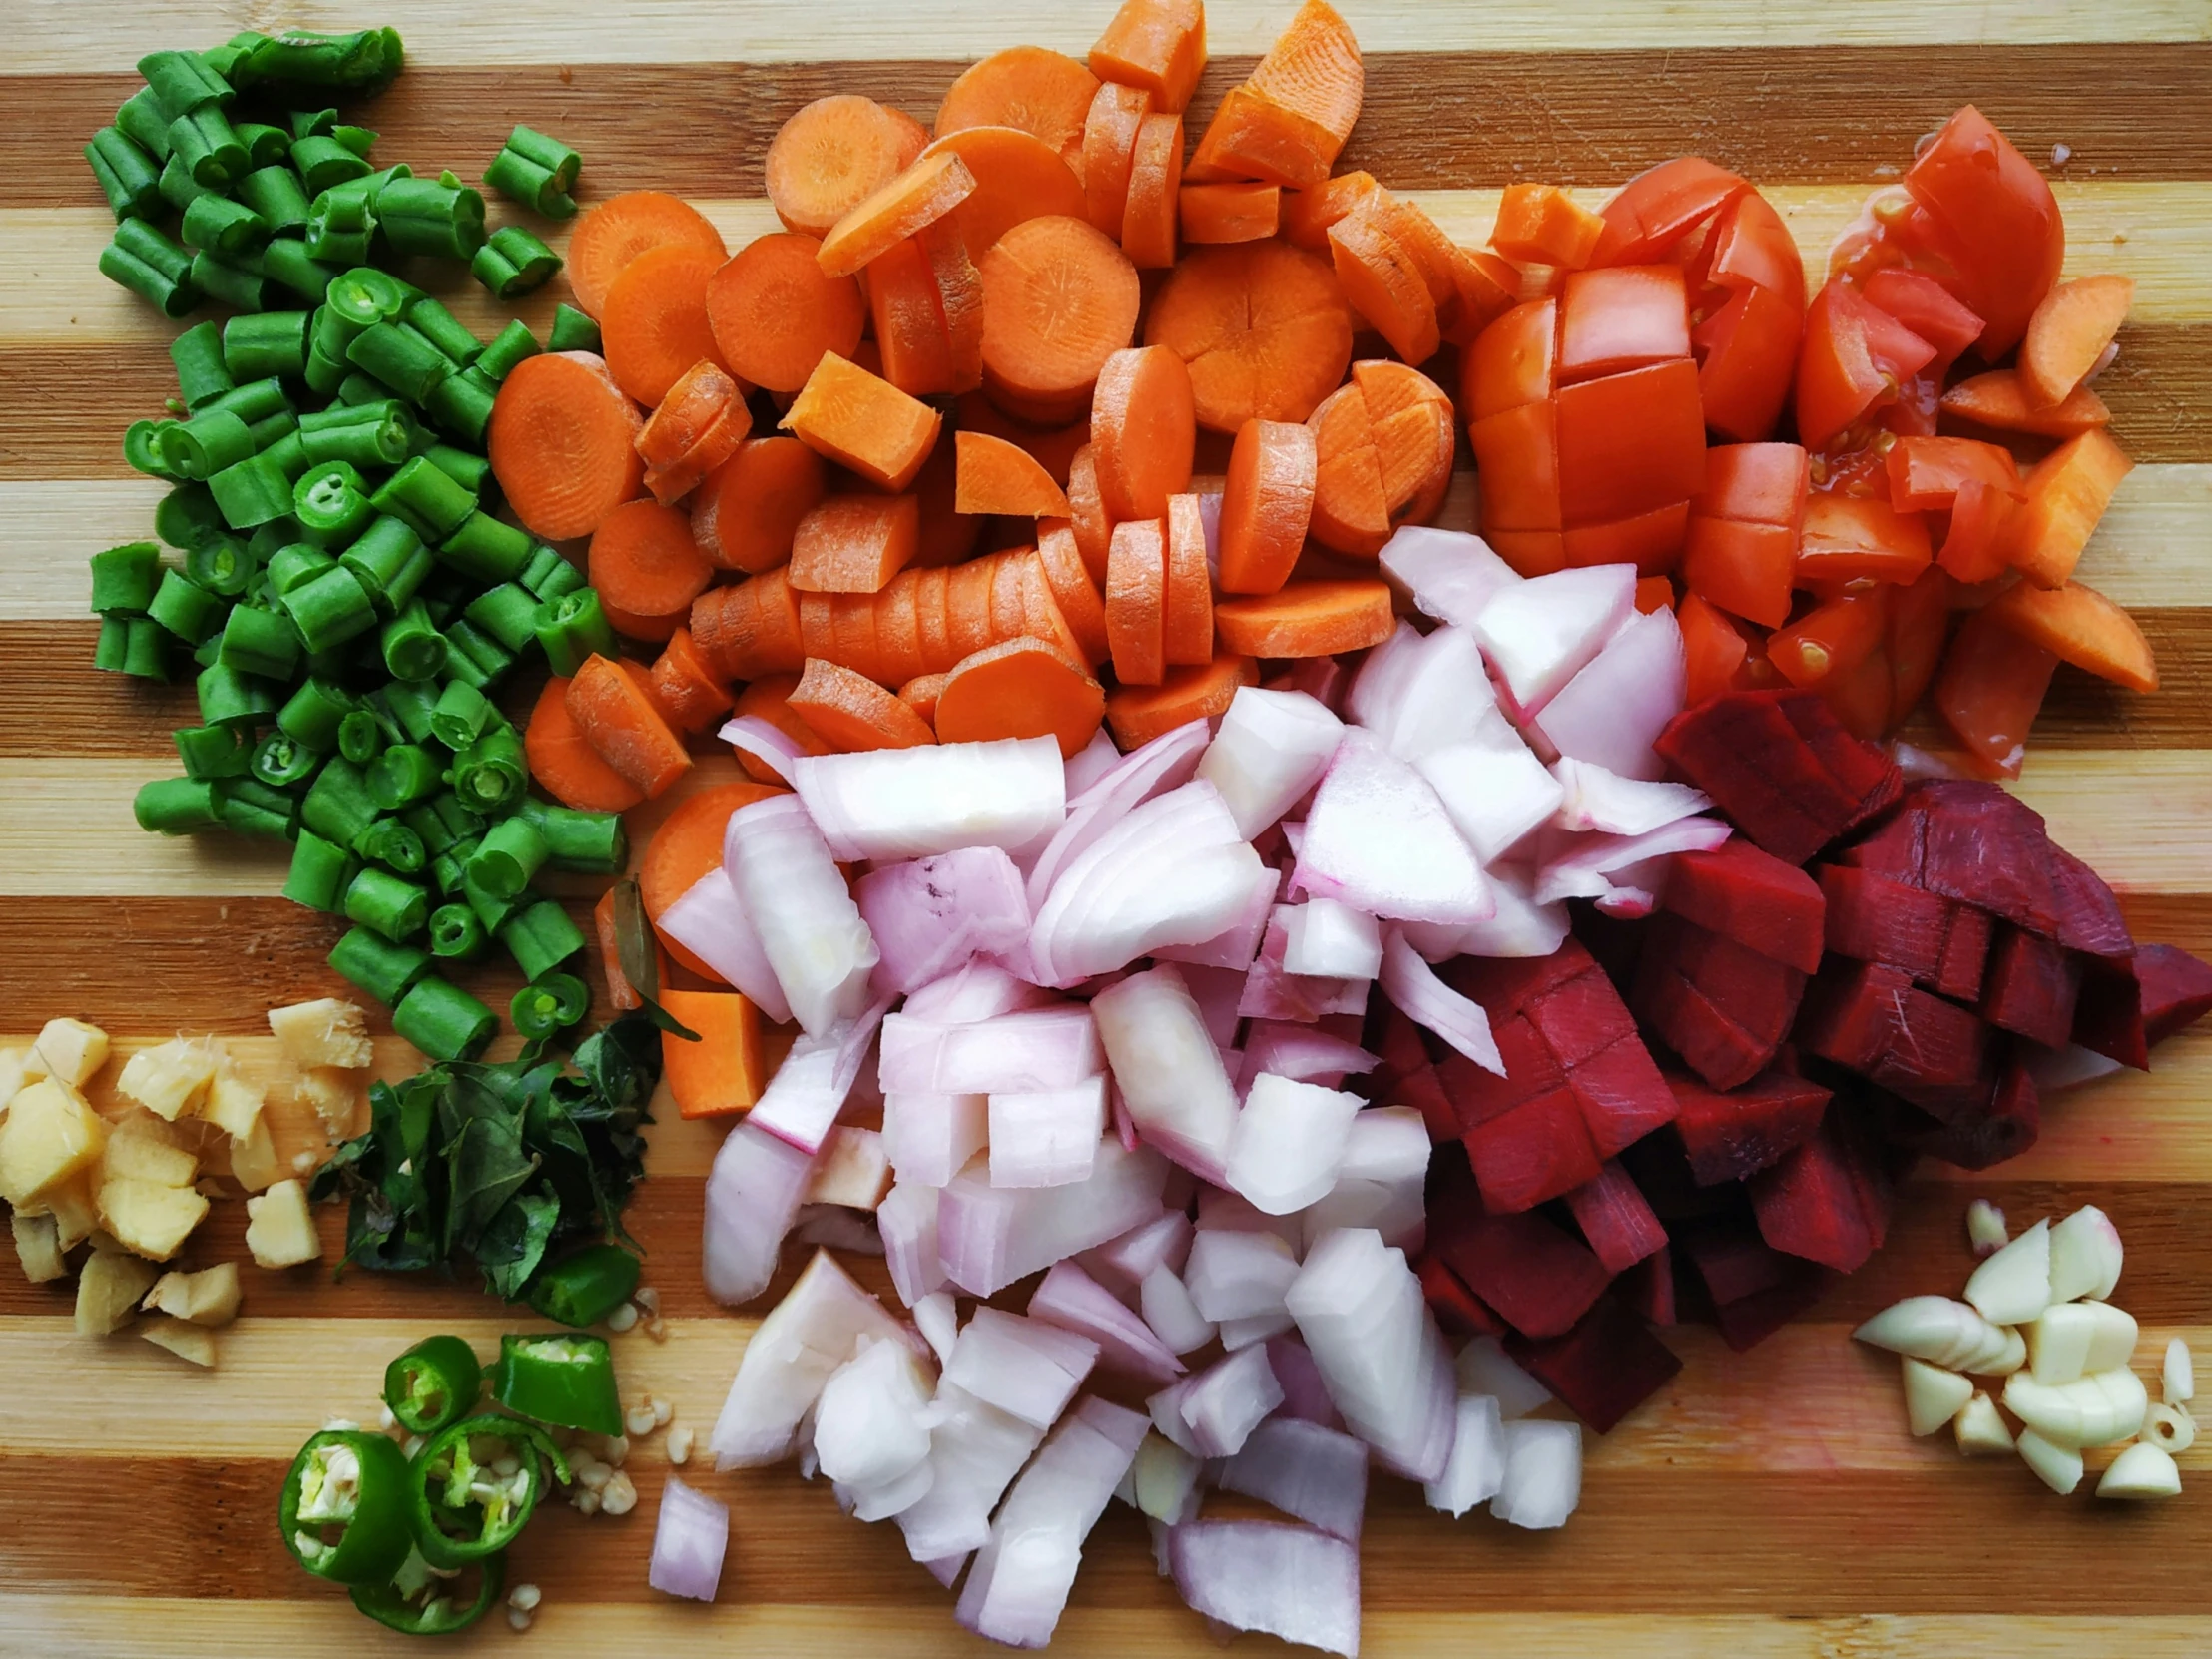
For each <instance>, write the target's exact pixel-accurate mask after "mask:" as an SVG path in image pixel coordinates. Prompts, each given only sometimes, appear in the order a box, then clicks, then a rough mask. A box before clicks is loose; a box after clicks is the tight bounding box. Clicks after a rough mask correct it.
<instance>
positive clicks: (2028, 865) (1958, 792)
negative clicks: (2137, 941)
mask: <svg viewBox="0 0 2212 1659" xmlns="http://www.w3.org/2000/svg"><path fill="white" fill-rule="evenodd" d="M1912 799H1913V800H1914V801H1915V802H1916V803H1917V804H1920V805H1923V806H1925V807H1926V809H1927V814H1928V822H1927V832H1926V833H1927V840H1926V848H1925V851H1924V853H1923V862H1922V878H1921V884H1922V885H1923V886H1925V887H1927V888H1928V890H1929V891H1931V892H1935V893H1940V894H1942V895H1943V896H1944V897H1946V898H1955V899H1957V900H1959V901H1960V902H1961V903H1966V904H1972V905H1976V906H1978V907H1979V908H1981V909H1984V910H1988V911H1991V912H1992V913H1994V914H1996V915H1998V916H2001V917H2002V918H2003V919H2004V920H2006V921H2009V922H2011V923H2012V924H2013V925H2014V926H2015V927H2022V928H2025V929H2026V930H2027V931H2029V932H2031V933H2040V934H2042V935H2043V936H2044V937H2045V938H2051V939H2056V940H2057V941H2058V942H2059V943H2060V944H2062V945H2064V946H2066V948H2067V949H2069V950H2080V951H2085V952H2087V953H2088V954H2090V955H2092V956H2108V957H2117V956H2124V955H2126V954H2127V952H2128V951H2129V950H2130V949H2132V948H2133V943H2134V941H2133V939H2132V938H2131V937H2130V936H2129V933H2128V930H2127V922H2126V920H2125V918H2124V917H2123V916H2122V915H2121V914H2120V906H2119V900H2118V899H2116V898H2115V897H2114V896H2113V894H2112V889H2111V888H2110V887H2108V886H2106V885H2105V884H2104V882H2103V881H2102V880H2101V879H2099V878H2098V876H2097V874H2096V872H2095V871H2094V870H2092V869H2090V868H2089V866H2088V865H2087V864H2084V863H2083V862H2082V861H2081V860H2080V859H2079V858H2076V857H2074V856H2073V855H2072V854H2071V853H2070V852H2067V851H2066V850H2065V849H2063V848H2062V847H2059V846H2056V845H2053V844H2052V842H2051V839H2050V835H2049V832H2048V830H2046V829H2045V828H2044V825H2043V819H2042V815H2040V814H2039V813H2037V812H2035V811H2034V809H2032V808H2030V807H2028V806H2027V805H2026V804H2025V803H2023V802H2021V801H2020V800H2019V799H2018V798H2017V797H2016V796H2012V795H2010V794H2007V793H2006V792H2005V791H2003V790H2001V789H1999V788H1998V787H1997V786H1996V785H1994V784H1982V783H1973V782H1966V781H1949V780H1946V781H1941V782H1936V783H1928V784H1922V785H1919V786H1918V787H1917V788H1916V789H1915V790H1914V792H1913V797H1912Z"/></svg>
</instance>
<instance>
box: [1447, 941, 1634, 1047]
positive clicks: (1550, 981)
mask: <svg viewBox="0 0 2212 1659" xmlns="http://www.w3.org/2000/svg"><path fill="white" fill-rule="evenodd" d="M1596 965H1597V963H1596V959H1595V958H1594V957H1592V956H1591V954H1590V953H1589V951H1587V950H1585V949H1584V948H1583V947H1582V945H1581V944H1580V942H1578V941H1577V940H1575V939H1572V938H1569V939H1567V940H1566V941H1565V942H1564V943H1563V944H1561V945H1560V946H1559V948H1558V949H1557V950H1554V951H1553V952H1552V953H1551V954H1550V955H1548V956H1458V957H1454V958H1453V959H1452V960H1451V961H1449V962H1446V963H1444V964H1442V965H1441V966H1440V967H1438V968H1437V970H1436V973H1437V977H1439V978H1440V979H1442V980H1443V982H1444V983H1445V984H1447V985H1449V986H1450V987H1451V988H1452V989H1453V990H1455V991H1457V992H1458V993H1459V994H1460V995H1461V996H1468V997H1472V998H1473V999H1474V1000H1475V1001H1477V1002H1479V1003H1481V1004H1482V1006H1483V1007H1484V1008H1485V1009H1486V1010H1487V1011H1488V1012H1489V1016H1490V1023H1491V1024H1492V1025H1493V1026H1495V1025H1496V1024H1497V1023H1498V1022H1499V1021H1500V1020H1502V1019H1505V1018H1507V1017H1509V1016H1510V1015H1513V1014H1517V1013H1520V1012H1521V1011H1522V1010H1523V1009H1525V1008H1527V1007H1528V1005H1529V1004H1530V1003H1532V1002H1539V1001H1541V1000H1542V999H1543V998H1544V997H1546V996H1548V995H1550V994H1551V992H1552V991H1554V990H1556V989H1557V988H1558V987H1559V986H1561V985H1564V984H1566V983H1568V982H1569V981H1570V980H1574V979H1579V978H1581V977H1582V975H1584V974H1586V973H1588V972H1589V971H1590V970H1591V969H1592V968H1594V967H1595V966H1596Z"/></svg>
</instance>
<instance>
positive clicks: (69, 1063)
mask: <svg viewBox="0 0 2212 1659" xmlns="http://www.w3.org/2000/svg"><path fill="white" fill-rule="evenodd" d="M107 1061H108V1034H107V1032H105V1031H103V1030H101V1029H100V1027H99V1026H97V1025H88V1024H86V1023H85V1022H84V1021H83V1020H81V1019H50V1020H48V1021H47V1022H46V1024H45V1025H44V1026H42V1027H41V1028H40V1030H39V1034H38V1035H37V1037H35V1038H33V1039H32V1042H31V1051H30V1053H28V1054H26V1055H25V1056H24V1057H23V1078H24V1081H25V1082H36V1081H37V1080H38V1079H39V1078H41V1077H51V1078H54V1079H56V1080H57V1081H59V1082H63V1083H67V1084H68V1085H69V1086H70V1087H71V1088H73V1089H81V1088H83V1087H84V1086H85V1084H86V1082H87V1081H88V1080H89V1079H90V1078H91V1076H92V1074H93V1073H94V1072H96V1071H98V1070H99V1069H100V1068H101V1067H102V1066H104V1065H106V1064H107Z"/></svg>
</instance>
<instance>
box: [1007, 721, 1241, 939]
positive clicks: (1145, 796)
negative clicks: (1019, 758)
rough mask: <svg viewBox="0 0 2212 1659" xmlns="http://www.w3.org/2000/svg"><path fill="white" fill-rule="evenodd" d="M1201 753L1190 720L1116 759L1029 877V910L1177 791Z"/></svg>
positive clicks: (1199, 729) (1201, 727)
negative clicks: (1070, 870) (1139, 815)
mask: <svg viewBox="0 0 2212 1659" xmlns="http://www.w3.org/2000/svg"><path fill="white" fill-rule="evenodd" d="M1205 753H1206V723H1205V722H1204V721H1202V720H1194V721H1190V722H1188V723H1186V724H1185V725H1182V726H1178V727H1176V728H1175V730H1174V731H1172V732H1163V733H1162V734H1161V735H1160V736H1158V737H1157V738H1154V739H1153V740H1152V741H1151V742H1150V743H1148V744H1145V745H1144V746H1142V747H1141V748H1138V749H1133V750H1131V751H1130V752H1129V753H1128V755H1126V756H1122V757H1118V758H1117V759H1116V760H1115V763H1114V765H1112V766H1111V767H1109V768H1107V769H1106V770H1105V771H1104V772H1102V773H1100V774H1099V776H1098V777H1097V778H1096V779H1095V780H1093V781H1092V783H1091V785H1090V787H1089V788H1087V789H1086V790H1084V792H1083V793H1082V794H1081V795H1080V796H1072V797H1070V798H1069V800H1068V812H1067V818H1066V820H1065V821H1064V822H1063V823H1061V824H1060V826H1059V827H1058V828H1057V829H1056V830H1054V831H1053V834H1052V838H1051V839H1050V840H1049V841H1047V842H1046V843H1045V845H1044V848H1043V850H1042V851H1040V852H1039V853H1038V855H1037V858H1036V861H1035V863H1034V864H1033V865H1032V866H1031V868H1030V871H1029V907H1030V909H1032V910H1035V909H1037V908H1039V907H1040V906H1041V905H1042V904H1043V903H1044V901H1045V898H1046V895H1048V894H1049V893H1050V892H1051V891H1052V885H1053V883H1054V882H1055V881H1057V880H1059V878H1060V877H1061V875H1062V874H1064V873H1065V872H1066V870H1067V867H1068V865H1069V864H1071V863H1073V862H1074V861H1075V860H1076V859H1077V858H1078V857H1080V856H1082V854H1083V853H1084V852H1085V851H1087V850H1088V849H1089V848H1090V847H1091V846H1092V845H1093V844H1094V843H1095V842H1096V841H1097V840H1098V838H1099V837H1100V836H1101V835H1103V834H1105V833H1106V831H1107V830H1111V829H1112V828H1113V827H1114V826H1115V825H1116V824H1118V823H1119V822H1120V821H1121V820H1122V819H1123V818H1125V817H1127V816H1128V815H1129V814H1131V813H1133V812H1135V811H1136V810H1137V809H1138V808H1139V807H1141V806H1143V805H1144V804H1145V803H1146V802H1147V801H1150V800H1152V799H1154V798H1155V797H1157V796H1162V795H1166V794H1167V793H1169V792H1170V791H1172V790H1178V789H1181V788H1182V787H1183V786H1184V785H1185V784H1187V783H1189V782H1190V781H1191V776H1192V774H1194V773H1195V772H1197V770H1198V763H1199V757H1200V756H1202V755H1204V754H1205Z"/></svg>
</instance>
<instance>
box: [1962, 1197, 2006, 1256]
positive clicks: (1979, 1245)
mask: <svg viewBox="0 0 2212 1659" xmlns="http://www.w3.org/2000/svg"><path fill="white" fill-rule="evenodd" d="M2010 1238H2011V1235H2010V1234H2009V1233H2007V1232H2006V1231H2005V1230H2004V1212H2003V1211H2002V1210H2000V1209H1998V1208H1997V1207H1996V1206H1995V1205H1994V1204H1991V1203H1990V1202H1989V1201H1988V1200H1987V1199H1985V1198H1977V1199H1975V1200H1974V1201H1973V1202H1972V1203H1971V1204H1969V1205H1967V1206H1966V1243H1967V1244H1969V1245H1971V1246H1972V1247H1973V1253H1974V1254H1975V1255H1976V1256H1994V1255H1995V1254H1996V1253H1997V1252H1998V1251H2000V1250H2002V1249H2003V1248H2004V1246H2005V1244H2006V1242H2007V1241H2008V1240H2009V1239H2010Z"/></svg>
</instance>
